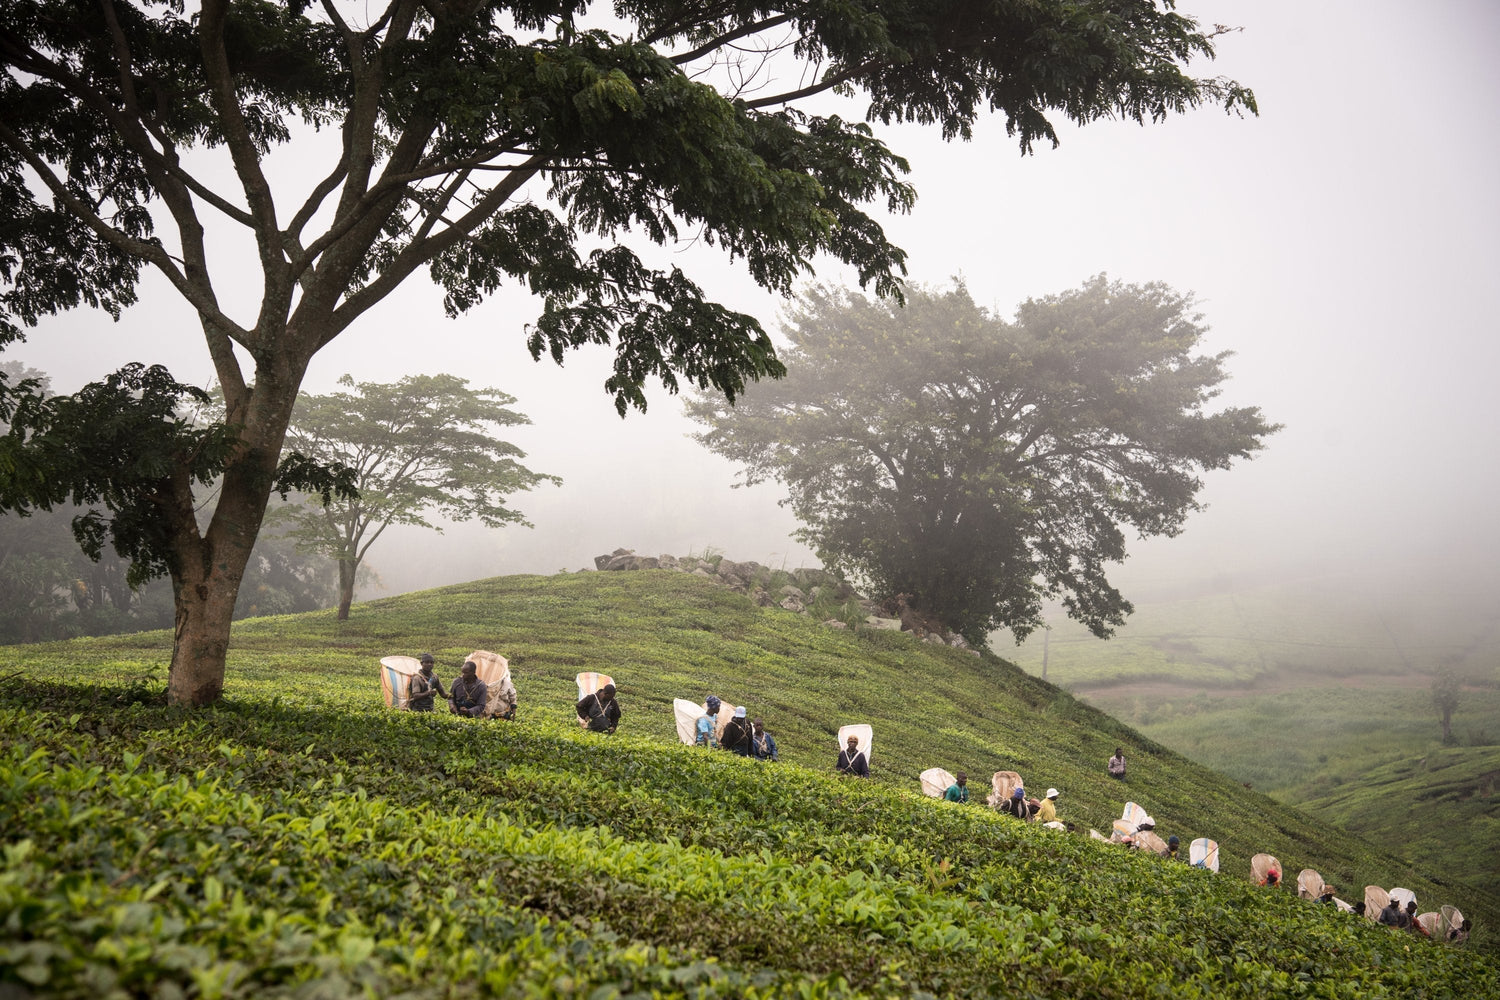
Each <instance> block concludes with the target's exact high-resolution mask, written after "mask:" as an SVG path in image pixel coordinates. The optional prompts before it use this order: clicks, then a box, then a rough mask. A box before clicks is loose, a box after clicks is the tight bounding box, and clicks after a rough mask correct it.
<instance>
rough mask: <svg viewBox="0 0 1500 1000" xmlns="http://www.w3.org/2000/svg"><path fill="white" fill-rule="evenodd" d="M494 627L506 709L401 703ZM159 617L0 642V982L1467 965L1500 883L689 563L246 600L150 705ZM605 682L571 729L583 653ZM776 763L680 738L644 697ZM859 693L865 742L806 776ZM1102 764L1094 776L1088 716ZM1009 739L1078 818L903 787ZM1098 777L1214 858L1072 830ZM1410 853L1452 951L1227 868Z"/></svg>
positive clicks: (1484, 960)
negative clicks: (128, 629) (411, 680)
mask: <svg viewBox="0 0 1500 1000" xmlns="http://www.w3.org/2000/svg"><path fill="white" fill-rule="evenodd" d="M476 648H485V649H492V650H496V651H499V652H502V653H504V654H505V655H507V656H508V657H509V658H510V660H511V664H512V669H513V673H514V677H515V681H516V685H517V687H518V689H519V691H520V694H521V708H520V713H519V716H518V719H517V721H516V722H514V723H495V722H485V723H480V722H474V721H472V720H462V719H457V718H454V717H451V716H447V715H421V714H414V713H398V712H392V711H390V710H388V709H386V708H385V707H384V706H383V704H381V703H380V701H379V695H378V682H377V675H376V671H375V664H376V661H377V660H378V658H379V657H380V656H382V655H385V654H388V653H396V652H399V653H417V652H421V651H423V650H429V649H430V650H432V651H433V652H434V653H435V654H436V655H437V657H438V661H439V663H440V664H441V665H442V667H441V672H442V673H443V674H444V676H445V677H447V676H450V675H451V674H452V673H455V672H456V667H457V664H458V663H459V662H461V659H462V657H463V656H464V654H465V653H467V652H468V651H469V650H472V649H476ZM168 649H169V637H168V636H167V635H165V634H162V633H143V634H140V635H135V636H122V637H111V638H106V639H94V640H80V641H74V642H69V643H58V644H51V645H46V646H30V647H10V648H7V649H5V650H4V651H3V652H0V659H3V660H4V661H5V664H4V665H3V666H0V670H3V671H4V672H5V673H6V674H7V675H8V676H9V678H10V679H9V681H8V683H7V684H6V685H5V686H4V689H3V691H0V732H3V733H4V739H3V743H0V753H3V757H0V824H3V828H4V830H5V833H6V840H5V861H4V870H3V872H0V927H3V928H4V934H3V937H0V986H5V987H8V988H10V989H11V990H12V991H13V992H14V991H16V990H20V991H22V992H20V993H17V994H15V995H18V996H26V995H43V994H45V995H59V996H84V995H88V996H91V997H97V996H107V995H142V996H147V995H151V996H180V995H195V996H197V995H201V996H248V995H252V994H253V995H255V996H257V997H263V996H281V995H288V996H290V995H298V996H311V995H319V996H344V995H355V994H359V995H370V994H375V995H397V994H399V995H404V996H457V995H469V994H471V993H492V994H499V995H507V996H509V995H514V996H561V995H569V996H598V997H606V996H631V997H635V996H640V997H645V996H689V995H690V996H725V997H729V996H734V997H751V996H829V997H833V996H874V995H879V996H920V995H931V996H990V995H994V993H995V992H996V991H997V989H999V988H1001V987H1000V984H1005V983H1010V984H1013V985H1012V987H1011V988H1009V989H1008V992H1019V993H1022V994H1026V995H1035V996H1045V997H1065V996H1108V997H1137V996H1139V997H1145V996H1183V997H1189V996H1216V997H1217V996H1231V997H1261V996H1268V995H1284V996H1297V995H1307V996H1327V997H1351V998H1353V997H1367V996H1463V995H1470V996H1477V995H1486V994H1493V993H1495V992H1496V991H1497V990H1500V967H1497V965H1496V964H1495V961H1494V959H1493V957H1492V949H1493V948H1494V941H1495V938H1494V936H1493V934H1494V932H1493V930H1492V928H1494V927H1495V926H1497V920H1500V900H1497V899H1496V898H1495V897H1494V896H1493V895H1492V894H1490V893H1486V892H1484V891H1483V890H1481V889H1478V888H1475V887H1472V886H1465V885H1460V884H1457V883H1455V882H1453V881H1452V880H1451V879H1449V878H1447V877H1446V876H1445V875H1444V874H1442V872H1441V870H1440V867H1439V866H1438V865H1437V864H1436V863H1432V864H1423V865H1421V866H1414V865H1413V864H1412V863H1410V862H1409V861H1408V860H1404V859H1403V858H1402V857H1399V856H1397V855H1396V854H1394V853H1391V852H1389V851H1387V850H1385V849H1383V848H1382V847H1380V846H1377V845H1372V844H1370V843H1367V842H1364V841H1361V840H1359V839H1358V838H1355V837H1353V836H1350V835H1349V834H1347V833H1345V832H1343V831H1342V830H1340V829H1338V828H1336V827H1334V826H1333V825H1331V824H1328V823H1326V822H1322V821H1319V820H1316V819H1312V818H1309V817H1307V816H1304V815H1302V814H1300V813H1298V812H1296V811H1295V810H1291V809H1288V808H1286V807H1285V806H1283V805H1281V804H1279V803H1277V802H1275V801H1273V800H1272V799H1270V798H1268V797H1266V796H1265V795H1263V794H1260V793H1258V792H1254V791H1251V790H1247V789H1246V788H1244V787H1243V785H1241V784H1240V783H1238V782H1235V781H1233V780H1231V779H1228V778H1225V777H1223V776H1221V775H1219V774H1217V773H1215V772H1212V771H1210V770H1208V769H1206V768H1204V767H1202V766H1200V765H1197V764H1194V763H1192V762H1190V761H1188V760H1187V759H1185V758H1184V757H1182V756H1180V755H1178V754H1175V753H1173V752H1171V751H1169V750H1167V749H1166V748H1164V747H1163V746H1161V745H1160V744H1158V743H1155V742H1153V741H1151V740H1149V739H1146V738H1144V737H1142V736H1140V735H1139V734H1138V733H1136V732H1135V731H1134V730H1132V729H1130V728H1129V727H1127V726H1125V725H1123V724H1121V723H1119V722H1117V721H1116V720H1114V719H1111V718H1109V717H1107V716H1105V715H1103V714H1101V713H1100V712H1098V711H1096V710H1094V709H1092V708H1090V707H1088V706H1087V705H1084V704H1082V703H1080V702H1079V701H1078V700H1076V699H1075V698H1073V697H1072V696H1070V695H1068V694H1067V693H1065V692H1063V691H1061V690H1059V689H1057V688H1055V687H1053V686H1052V685H1050V684H1047V683H1044V682H1041V681H1039V680H1037V679H1035V678H1032V677H1029V676H1027V675H1026V674H1025V673H1023V672H1021V671H1020V670H1018V669H1016V668H1014V667H1013V666H1011V665H1009V664H1007V663H1005V662H1002V661H1000V660H997V659H995V658H993V657H988V656H984V657H976V656H974V655H971V654H968V653H965V652H963V651H959V650H953V649H948V648H942V647H936V646H932V645H927V644H923V643H919V642H916V641H914V640H913V639H912V638H911V637H910V636H907V635H903V634H898V633H889V632H879V631H863V630H861V631H857V632H853V631H845V630H837V629H832V628H827V627H824V626H821V625H819V624H817V623H816V622H814V621H812V620H809V619H808V618H805V617H800V616H797V615H793V614H789V613H786V612H783V611H780V610H777V609H768V608H761V607H757V606H756V605H755V604H754V603H753V602H752V601H750V600H749V599H747V598H745V597H743V596H740V595H737V594H734V593H731V592H728V591H725V590H722V589H720V588H718V587H716V586H714V585H712V584H709V583H707V582H705V581H703V580H700V579H697V578H694V577H692V576H689V575H685V574H674V573H664V572H633V573H580V574H571V575H560V576H555V577H534V576H532V577H506V578H500V579H495V580H486V581H479V582H475V583H471V584H465V585H460V586H454V587H446V588H442V589H440V590H434V591H428V592H423V593H420V594H412V595H404V596H402V597H398V598H392V599H389V600H384V601H378V602H373V603H370V604H365V605H357V606H356V607H355V608H354V611H353V614H352V617H351V618H350V620H349V621H347V622H342V623H341V622H338V621H336V620H335V619H334V616H333V614H332V613H331V612H329V613H317V614H312V615H303V616H295V617H287V618H271V619H256V620H250V621H246V622H242V623H240V624H239V625H238V626H237V627H236V630H235V635H234V647H233V651H232V653H231V663H230V670H229V678H228V685H227V687H226V697H225V699H224V702H223V703H222V704H221V705H219V706H217V707H215V708H213V709H211V710H208V711H203V712H197V713H180V712H178V711H176V710H172V709H169V708H166V707H165V706H163V705H161V704H160V690H161V687H162V684H163V680H164V677H163V672H164V664H165V662H166V659H167V656H168ZM581 670H602V671H606V672H609V673H611V674H613V675H614V676H615V678H616V679H617V681H618V683H619V686H620V691H621V699H622V704H623V706H624V709H625V718H624V722H623V724H622V730H621V732H620V733H618V734H616V735H615V736H613V737H600V736H597V735H593V734H587V733H581V732H580V731H579V730H578V728H577V726H576V724H575V723H574V722H573V720H572V714H573V713H572V699H573V697H574V694H575V689H574V685H573V676H574V674H575V673H577V672H578V671H581ZM709 692H714V693H718V694H720V695H721V696H723V697H724V698H726V699H728V700H730V701H731V702H733V703H735V704H745V705H747V706H749V708H750V712H751V714H752V715H755V716H761V717H764V718H765V720H766V725H767V728H768V729H769V730H771V731H772V732H773V733H774V734H775V735H776V737H777V740H778V743H779V745H780V749H781V757H782V761H781V763H778V764H763V763H760V762H756V761H750V760H744V759H740V758H736V757H733V756H732V755H728V754H723V753H719V752H715V751H707V750H702V749H697V748H688V747H682V746H680V745H679V744H677V743H676V742H675V737H674V735H673V722H672V714H671V709H670V703H671V699H672V698H673V697H688V698H694V699H697V698H701V697H702V696H703V695H705V694H707V693H709ZM853 721H863V722H869V723H871V724H872V725H873V726H874V728H875V734H876V735H875V747H874V754H873V760H872V771H873V778H872V780H870V781H868V782H862V781H857V780H853V779H839V778H836V777H834V776H832V775H831V774H830V771H831V765H832V761H833V757H834V754H835V753H836V749H837V748H836V746H835V739H834V733H835V732H836V730H837V728H838V726H839V725H841V724H843V723H846V722H853ZM1117 745H1118V746H1124V747H1125V748H1126V749H1127V753H1128V754H1129V756H1130V775H1129V778H1128V780H1127V781H1126V782H1125V783H1123V784H1122V783H1120V782H1116V781H1113V780H1112V779H1110V778H1108V777H1107V776H1106V775H1105V774H1104V767H1103V764H1104V759H1105V758H1106V757H1108V756H1109V753H1110V752H1111V750H1113V748H1114V747H1115V746H1117ZM932 765H942V766H944V767H947V768H949V769H950V770H953V771H958V770H966V771H968V772H969V773H970V774H971V775H977V776H979V780H978V781H976V784H983V778H984V776H987V775H988V774H989V773H990V772H992V771H994V770H998V769H1014V770H1017V771H1020V772H1021V773H1022V774H1023V775H1024V776H1025V778H1026V779H1027V784H1028V786H1029V787H1031V788H1033V789H1039V788H1045V787H1046V786H1048V785H1055V786H1057V787H1058V788H1060V789H1062V790H1063V796H1062V799H1061V812H1062V814H1063V818H1065V819H1068V820H1071V821H1073V822H1075V823H1076V824H1078V827H1079V830H1078V832H1076V833H1071V834H1068V833H1060V832H1055V831H1050V830H1045V829H1040V828H1035V827H1032V826H1029V825H1022V824H1019V823H1015V822H1014V821H1010V820H1007V819H1006V818H1004V817H1001V816H998V815H996V814H993V813H991V812H990V811H989V810H987V809H984V808H982V807H977V806H972V805H971V806H967V807H959V806H953V805H950V804H946V803H938V802H933V801H931V800H927V799H923V798H921V797H920V796H919V795H917V794H916V785H917V783H916V776H917V774H918V772H920V771H921V770H922V769H924V768H926V767H929V766H932ZM1126 798H1130V799H1133V800H1135V801H1137V802H1139V803H1141V804H1142V805H1144V806H1145V807H1146V808H1147V809H1148V810H1149V811H1150V812H1151V813H1152V814H1153V815H1154V816H1155V817H1156V819H1157V822H1158V830H1159V831H1160V832H1161V833H1162V834H1163V835H1166V834H1168V833H1177V834H1179V835H1180V836H1182V837H1183V839H1184V840H1187V839H1190V838H1192V837H1195V836H1200V835H1209V836H1213V837H1215V838H1216V839H1217V840H1218V841H1219V843H1220V845H1221V851H1222V856H1223V861H1222V873H1221V874H1219V875H1213V874H1211V873H1208V872H1203V871H1199V870H1195V869H1192V868H1190V867H1188V866H1186V865H1181V864H1169V863H1166V862H1164V861H1161V860H1160V859H1156V858H1154V857H1147V856H1139V855H1135V854H1132V853H1130V852H1128V851H1126V850H1124V849H1122V848H1119V847H1117V846H1113V845H1102V844H1098V843H1096V842H1092V841H1090V840H1089V839H1088V838H1087V837H1086V836H1085V835H1084V834H1083V830H1085V829H1086V828H1087V827H1089V826H1093V827H1098V828H1101V829H1107V827H1108V824H1109V822H1110V821H1111V820H1112V819H1113V818H1114V817H1116V816H1118V815H1119V811H1120V808H1121V806H1122V805H1123V802H1124V800H1125V799H1126ZM1258 851H1267V852H1270V853H1273V854H1276V855H1278V856H1279V857H1280V858H1281V859H1282V861H1283V863H1284V865H1285V866H1286V868H1287V870H1288V871H1289V872H1295V871H1296V870H1298V869H1299V868H1302V867H1314V868H1317V869H1318V870H1319V871H1320V872H1322V873H1323V875H1324V876H1325V877H1326V878H1328V879H1329V880H1330V881H1331V882H1333V883H1334V884H1335V885H1337V886H1338V887H1339V888H1340V890H1341V895H1345V896H1346V897H1348V898H1355V897H1357V895H1358V892H1359V889H1360V887H1362V886H1363V885H1365V884H1366V883H1375V884H1381V885H1386V886H1390V885H1396V884H1400V885H1405V886H1408V887H1410V888H1412V889H1414V890H1415V891H1416V892H1417V894H1418V898H1419V900H1421V901H1422V902H1423V904H1424V905H1423V908H1424V909H1427V908H1435V907H1436V905H1438V904H1440V903H1449V902H1451V903H1455V904H1457V905H1458V906H1460V907H1461V908H1463V910H1464V911H1465V912H1466V913H1467V914H1469V915H1470V916H1471V917H1473V918H1474V919H1475V921H1476V925H1477V927H1476V932H1475V934H1474V937H1473V938H1472V940H1471V941H1470V942H1469V944H1468V946H1467V947H1465V948H1454V947H1451V946H1447V945H1442V944H1439V943H1436V942H1429V941H1425V940H1420V939H1416V938H1412V937H1411V936H1409V935H1406V934H1403V933H1399V932H1395V931H1392V930H1390V929H1387V928H1381V927H1377V926H1375V925H1373V924H1371V923H1369V922H1367V921H1362V920H1359V919H1357V918H1354V917H1351V916H1348V915H1344V914H1339V913H1336V912H1332V911H1331V910H1330V909H1329V908H1325V907H1320V906H1315V905H1313V904H1311V903H1309V902H1306V901H1302V900H1298V899H1295V898H1294V897H1293V894H1292V893H1291V892H1289V891H1286V890H1285V889H1281V890H1267V889H1256V888H1255V887H1254V886H1252V885H1251V884H1250V883H1249V881H1248V878H1247V873H1248V867H1249V857H1250V855H1251V854H1253V853H1255V852H1258Z"/></svg>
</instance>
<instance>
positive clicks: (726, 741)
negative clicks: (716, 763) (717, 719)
mask: <svg viewBox="0 0 1500 1000" xmlns="http://www.w3.org/2000/svg"><path fill="white" fill-rule="evenodd" d="M750 732H751V730H750V723H748V722H746V721H745V720H744V719H740V718H734V719H730V720H729V723H728V725H726V726H725V727H724V735H723V736H721V737H719V746H720V747H722V748H723V749H725V750H733V751H734V752H735V753H737V754H739V755H740V756H741V757H748V756H750Z"/></svg>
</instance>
